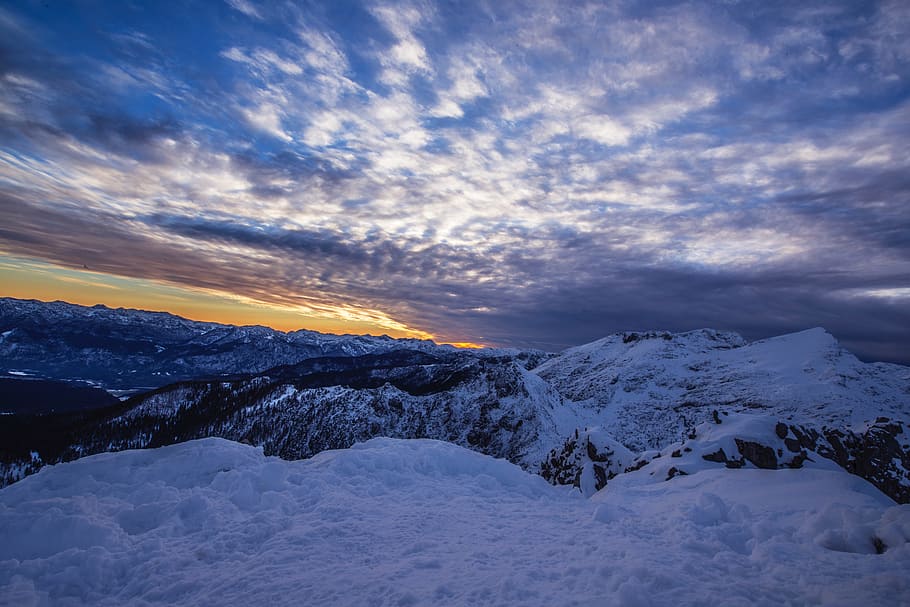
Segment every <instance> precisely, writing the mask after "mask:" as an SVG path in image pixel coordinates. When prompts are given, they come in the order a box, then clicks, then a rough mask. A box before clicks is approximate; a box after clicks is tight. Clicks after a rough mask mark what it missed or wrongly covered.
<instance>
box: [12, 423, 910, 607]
mask: <svg viewBox="0 0 910 607" xmlns="http://www.w3.org/2000/svg"><path fill="white" fill-rule="evenodd" d="M648 472H649V471H648V470H647V469H641V470H639V471H637V472H631V473H628V474H624V475H622V477H621V479H622V482H620V479H619V478H618V479H616V481H614V482H613V483H612V484H611V486H610V487H609V488H608V489H607V490H605V491H602V492H600V493H598V494H596V495H595V496H593V498H591V499H590V500H585V499H580V498H579V497H578V496H577V495H574V494H571V493H568V492H566V491H565V490H564V489H561V488H556V487H552V486H550V485H548V484H547V483H545V482H544V481H543V480H542V479H541V478H540V477H538V476H535V475H532V474H528V473H526V472H524V471H522V470H521V469H519V468H518V467H516V466H514V465H512V464H510V463H508V462H505V461H502V460H496V459H493V458H490V457H488V456H484V455H481V454H478V453H474V452H472V451H468V450H466V449H463V448H461V447H457V446H455V445H452V444H449V443H443V442H437V441H428V440H409V441H401V440H394V439H385V438H377V439H373V440H370V441H368V442H366V443H363V444H359V445H357V446H355V447H354V448H352V449H347V450H341V451H326V452H323V453H321V454H319V455H317V456H315V457H313V458H311V459H309V460H305V461H292V462H289V461H282V460H279V459H277V458H269V457H264V456H263V455H262V453H261V451H260V450H258V449H255V448H253V447H249V446H245V445H241V444H237V443H231V442H228V441H224V440H220V439H205V440H200V441H191V442H187V443H183V444H179V445H174V446H170V447H165V448H160V449H152V450H142V451H126V452H121V453H113V454H102V455H97V456H93V457H88V458H84V459H82V460H80V461H77V462H72V463H69V464H62V465H58V466H54V467H50V468H46V469H45V470H43V471H42V472H40V473H38V474H36V475H34V476H32V477H31V478H28V479H26V480H24V481H22V482H20V483H17V484H15V485H13V486H10V487H7V488H5V489H3V490H0V528H2V529H4V541H3V542H2V543H0V597H2V599H0V602H4V603H6V604H11V605H13V604H15V605H28V604H68V605H74V606H78V605H98V606H107V605H125V604H144V605H210V604H212V603H224V604H253V605H255V604H266V603H267V604H270V605H298V604H300V603H301V601H303V602H305V603H307V604H314V605H362V604H382V605H435V604H453V605H494V604H495V605H528V604H540V605H568V604H617V605H632V606H638V605H657V606H662V605H674V606H677V605H678V606H690V605H705V604H718V605H720V604H724V605H781V604H790V605H860V604H871V605H883V606H888V605H901V604H905V603H906V600H907V599H908V597H910V582H908V579H907V576H906V565H907V563H908V562H910V544H908V540H910V506H895V505H894V504H893V502H891V501H890V500H889V499H888V498H886V497H885V496H883V495H882V494H881V493H880V492H878V491H877V490H875V489H874V488H873V487H871V486H870V485H869V484H868V483H866V482H865V481H863V480H862V479H860V478H858V477H856V476H852V475H848V474H846V473H845V472H843V471H842V470H840V469H839V468H836V467H833V468H831V469H824V468H804V469H800V470H776V471H771V470H755V469H742V470H731V469H727V468H723V467H712V468H707V467H706V468H704V469H700V470H697V471H693V472H692V474H689V475H686V476H678V477H675V478H674V479H673V480H672V481H669V482H653V480H652V476H650V475H649V473H648ZM878 552H881V554H877V553H878Z"/></svg>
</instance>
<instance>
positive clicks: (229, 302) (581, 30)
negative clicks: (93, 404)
mask: <svg viewBox="0 0 910 607" xmlns="http://www.w3.org/2000/svg"><path fill="white" fill-rule="evenodd" d="M0 295H8V296H14V297H30V298H38V299H45V300H48V299H64V300H67V301H72V302H74V303H83V304H94V303H105V304H108V305H117V306H119V305H123V306H126V307H139V308H145V309H162V310H168V311H172V312H175V313H178V314H182V315H185V316H189V317H191V318H198V319H203V320H219V321H223V322H235V323H258V324H265V325H270V326H274V327H276V328H280V329H285V330H287V329H293V328H301V327H305V328H311V329H317V330H323V331H331V332H352V333H365V332H369V333H374V334H381V333H387V334H389V335H393V336H415V337H432V338H434V339H436V340H438V341H442V342H455V343H475V344H487V345H501V346H518V347H537V348H543V349H548V350H558V349H561V348H563V347H566V346H569V345H574V344H579V343H584V342H588V341H592V340H595V339H597V338H599V337H602V336H604V335H606V334H608V333H612V332H616V331H622V330H638V329H667V330H675V331H679V330H689V329H695V328H701V327H712V328H718V329H727V330H734V331H738V332H740V333H741V334H743V335H744V336H745V337H746V338H748V339H757V338H762V337H768V336H771V335H776V334H781V333H785V332H789V331H796V330H801V329H805V328H809V327H814V326H823V327H825V328H826V329H828V330H829V331H830V332H832V333H833V334H834V335H835V336H836V337H837V338H838V339H839V340H840V341H841V343H842V344H843V345H845V346H846V347H848V348H850V349H851V350H853V351H854V352H855V353H856V354H858V355H860V356H861V357H863V358H865V359H869V360H889V361H896V362H902V363H905V364H910V347H908V346H907V344H908V343H910V4H908V3H906V2H902V1H897V2H830V1H829V2H821V3H815V2H796V3H794V2H780V3H778V2H773V1H769V2H736V1H732V0H731V1H726V2H664V1H647V2H593V3H584V2H581V1H570V2H556V1H552V2H548V1H540V0H535V1H528V2H512V1H508V0H496V1H493V0H491V1H476V2H455V1H440V2H383V1H376V2H371V1H364V2H347V1H325V2H263V3H259V2H254V0H223V1H218V0H209V1H198V0H197V1H193V0H190V1H187V2H179V3H176V2H138V1H132V2H131V1H124V2H102V1H85V2H56V1H55V2H48V1H35V2H32V1H28V0H19V1H14V2H11V3H10V2H7V3H4V4H3V5H2V6H0Z"/></svg>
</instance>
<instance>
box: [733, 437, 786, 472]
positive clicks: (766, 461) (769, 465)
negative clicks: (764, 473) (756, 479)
mask: <svg viewBox="0 0 910 607" xmlns="http://www.w3.org/2000/svg"><path fill="white" fill-rule="evenodd" d="M736 448H737V449H739V453H740V455H742V456H743V457H744V458H746V459H747V460H748V461H749V462H751V463H752V464H753V465H754V466H755V467H756V468H763V469H765V470H777V457H776V456H775V455H774V449H772V448H771V447H766V446H765V445H762V444H759V443H755V442H752V441H744V440H741V439H738V438H737V439H736Z"/></svg>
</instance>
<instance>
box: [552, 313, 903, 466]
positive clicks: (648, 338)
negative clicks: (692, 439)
mask: <svg viewBox="0 0 910 607" xmlns="http://www.w3.org/2000/svg"><path fill="white" fill-rule="evenodd" d="M535 372H536V373H537V374H539V375H540V376H541V377H542V378H544V379H545V380H547V381H548V382H549V383H550V384H551V385H553V386H554V387H555V388H556V389H557V390H558V391H559V392H560V393H561V394H562V395H563V396H564V397H565V398H566V399H567V400H568V401H569V402H570V403H572V404H573V405H574V406H575V407H577V408H579V409H581V410H584V411H594V412H596V415H595V419H596V423H592V425H598V426H600V427H602V428H603V429H604V430H606V431H607V432H609V433H610V434H612V435H613V436H615V437H617V438H618V439H619V440H621V441H622V442H623V443H624V444H625V445H626V446H627V447H630V448H632V449H633V450H637V451H640V450H643V449H655V448H658V449H659V448H661V447H663V446H664V445H667V444H669V443H671V442H675V441H678V440H680V439H682V438H683V437H684V436H685V435H686V433H687V432H688V431H689V429H691V428H692V427H693V426H695V425H697V424H699V423H702V422H704V421H706V420H707V419H709V417H710V415H711V411H713V410H714V409H717V408H719V407H724V408H726V409H728V410H730V411H751V412H761V413H763V414H766V415H768V416H772V417H776V418H781V419H784V420H794V421H796V422H798V423H808V424H812V425H816V426H818V427H819V428H821V427H822V426H826V425H827V426H836V427H843V428H851V429H857V430H860V429H862V428H864V427H866V426H867V425H868V424H870V423H872V422H874V421H875V419H877V418H878V417H882V416H884V417H888V418H889V419H892V420H898V421H901V422H902V423H904V424H906V423H907V422H908V421H910V368H908V367H903V366H900V365H892V364H884V363H873V364H870V363H863V362H861V361H860V360H858V359H857V358H856V357H855V356H853V355H852V354H850V353H849V352H847V351H846V350H844V349H843V348H841V347H840V346H839V345H838V343H837V341H836V340H835V339H834V337H833V336H831V335H830V334H828V333H827V332H825V331H824V330H823V329H819V328H816V329H809V330H807V331H802V332H799V333H793V334H790V335H784V336H780V337H775V338H772V339H766V340H761V341H756V342H753V343H746V342H745V341H744V340H743V339H742V338H741V337H739V336H738V335H735V334H731V333H719V332H717V331H711V330H701V331H692V332H688V333H681V334H672V333H667V332H650V333H622V334H617V335H613V336H610V337H607V338H604V339H602V340H598V341H596V342H593V343H591V344H586V345H584V346H579V347H577V348H570V349H569V350H566V351H565V352H563V353H562V354H561V355H559V356H557V357H555V358H552V359H550V360H548V361H546V362H544V363H543V364H542V365H540V367H538V368H537V369H535Z"/></svg>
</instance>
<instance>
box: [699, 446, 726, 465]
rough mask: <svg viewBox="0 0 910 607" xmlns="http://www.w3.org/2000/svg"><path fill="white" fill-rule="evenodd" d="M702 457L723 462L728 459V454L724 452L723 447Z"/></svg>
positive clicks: (719, 462)
mask: <svg viewBox="0 0 910 607" xmlns="http://www.w3.org/2000/svg"><path fill="white" fill-rule="evenodd" d="M701 457H702V459H704V460H706V461H709V462H717V463H718V464H723V463H724V462H726V461H727V454H726V453H724V450H723V449H718V450H717V451H715V452H714V453H708V454H707V455H702V456H701Z"/></svg>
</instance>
